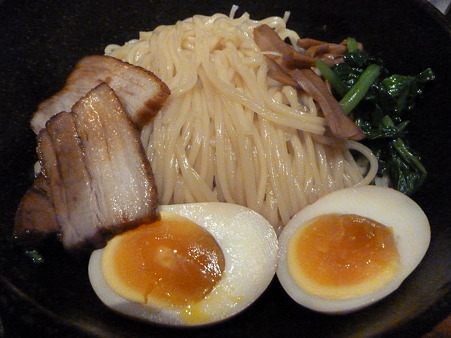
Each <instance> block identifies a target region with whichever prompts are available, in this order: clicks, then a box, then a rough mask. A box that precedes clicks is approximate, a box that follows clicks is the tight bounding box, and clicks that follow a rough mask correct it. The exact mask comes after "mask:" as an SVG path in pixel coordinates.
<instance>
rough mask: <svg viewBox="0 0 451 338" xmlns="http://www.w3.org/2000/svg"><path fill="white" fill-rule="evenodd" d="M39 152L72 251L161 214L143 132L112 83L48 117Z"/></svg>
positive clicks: (91, 246) (65, 241)
mask: <svg viewBox="0 0 451 338" xmlns="http://www.w3.org/2000/svg"><path fill="white" fill-rule="evenodd" d="M38 156H39V158H40V161H41V165H42V168H43V173H44V175H45V177H46V178H47V179H48V180H49V184H50V195H51V199H52V201H53V205H54V208H55V213H56V217H57V220H58V223H59V225H60V227H61V235H62V241H63V244H64V246H65V247H66V248H67V249H70V250H73V249H78V248H86V249H96V248H100V247H103V246H104V245H105V244H106V241H107V240H108V239H109V238H111V237H112V236H113V235H114V234H117V233H120V232H123V231H125V230H128V229H131V228H133V227H136V226H138V225H140V224H142V223H146V222H152V221H154V220H155V219H156V218H157V217H158V214H157V192H156V186H155V182H154V179H153V175H152V170H151V167H150V163H149V161H148V159H147V157H146V155H145V152H144V149H143V146H142V144H141V140H140V135H139V131H138V129H137V128H136V126H135V125H134V124H133V123H132V122H131V120H130V119H129V117H128V115H127V114H126V112H125V111H124V109H123V107H122V105H121V102H120V101H119V99H118V98H117V96H116V95H115V93H114V91H113V90H112V89H111V88H110V87H109V86H108V85H106V84H101V85H99V86H98V87H96V88H95V89H93V90H92V91H90V92H89V93H88V94H87V95H86V96H85V97H83V98H82V99H81V100H80V101H78V102H77V103H76V104H75V105H74V106H73V108H72V111H71V112H70V113H67V112H61V113H59V114H57V115H55V116H53V117H52V118H51V119H50V120H49V121H48V123H47V126H46V128H45V129H42V130H41V132H40V133H39V136H38Z"/></svg>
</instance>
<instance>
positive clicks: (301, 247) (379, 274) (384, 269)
mask: <svg viewBox="0 0 451 338" xmlns="http://www.w3.org/2000/svg"><path fill="white" fill-rule="evenodd" d="M287 259H288V267H289V270H290V273H291V275H292V276H293V278H294V279H295V281H296V283H297V284H298V285H299V286H302V287H303V288H304V289H305V290H306V291H307V292H309V293H311V294H315V295H318V296H322V297H325V298H332V299H346V298H351V297H356V296H359V295H361V294H364V293H368V292H370V291H374V290H376V289H379V288H381V287H383V286H384V285H386V284H387V283H389V282H390V281H391V280H392V279H393V277H394V276H395V274H396V272H397V270H398V265H399V253H398V250H397V247H396V243H395V240H394V238H393V233H392V231H391V229H390V228H389V227H387V226H385V225H383V224H380V223H378V222H376V221H374V220H371V219H369V218H365V217H362V216H358V215H353V214H343V215H342V214H329V215H322V216H319V217H316V218H314V219H313V220H311V221H310V222H309V223H308V224H307V225H306V226H305V227H302V228H300V229H299V230H298V231H297V232H296V233H295V235H294V236H293V238H292V239H291V240H290V243H289V247H288V258H287Z"/></svg>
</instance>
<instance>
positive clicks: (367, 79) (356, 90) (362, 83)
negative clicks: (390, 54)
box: [340, 64, 381, 114]
mask: <svg viewBox="0 0 451 338" xmlns="http://www.w3.org/2000/svg"><path fill="white" fill-rule="evenodd" d="M380 70H381V67H380V66H379V65H376V64H371V65H369V66H368V67H367V68H366V69H365V70H364V72H363V73H362V75H360V77H359V79H358V80H357V82H356V83H355V84H354V85H353V86H352V87H351V89H350V90H349V91H348V92H347V93H346V95H345V96H343V98H342V99H341V100H340V104H341V106H342V107H343V110H344V112H345V114H349V113H350V112H351V111H352V110H353V109H354V108H355V107H356V106H357V105H358V104H359V102H360V101H361V100H362V99H363V98H364V97H365V95H366V93H367V92H368V89H370V87H371V86H372V85H373V83H374V82H375V81H376V79H377V77H378V76H379V74H380Z"/></svg>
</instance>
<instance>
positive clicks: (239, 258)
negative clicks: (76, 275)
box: [88, 202, 278, 326]
mask: <svg viewBox="0 0 451 338" xmlns="http://www.w3.org/2000/svg"><path fill="white" fill-rule="evenodd" d="M160 210H161V211H166V212H171V213H174V214H178V215H181V216H184V217H186V218H188V219H190V220H192V221H194V222H195V223H197V224H198V225H200V226H201V227H203V228H204V229H206V230H207V231H208V232H210V234H211V235H212V236H213V238H214V239H215V240H216V241H217V243H218V244H219V246H220V247H221V249H222V251H223V254H224V259H225V268H224V272H223V276H222V278H221V280H220V281H219V282H218V283H217V284H216V286H215V287H214V288H213V290H212V291H211V293H209V294H208V295H207V296H206V297H205V298H204V299H203V300H201V301H200V302H198V303H196V304H192V305H191V306H185V307H177V306H171V307H167V308H158V307H155V306H151V305H149V304H142V303H137V302H133V301H130V300H128V299H126V298H123V297H121V296H119V295H118V294H117V293H116V292H115V291H114V290H113V289H112V288H111V287H110V286H109V285H108V283H107V281H106V280H105V278H104V276H103V273H102V267H101V261H102V254H103V249H99V250H96V251H94V252H93V253H92V255H91V258H90V261H89V267H88V272H89V279H90V282H91V285H92V287H93V289H94V291H95V293H96V294H97V296H98V297H99V298H100V300H101V301H102V302H103V303H104V304H105V305H106V306H108V307H109V308H111V309H113V310H114V311H117V312H119V313H122V314H124V315H126V316H130V317H134V318H138V319H142V320H146V321H151V322H155V323H160V324H167V325H174V326H196V325H205V324H210V323H214V322H217V321H222V320H224V319H226V318H229V317H231V316H233V315H236V314H237V313H239V312H241V311H242V310H244V309H245V308H247V307H248V306H249V305H250V304H252V303H253V302H254V301H255V300H256V299H257V298H258V297H259V296H260V295H261V294H262V293H263V292H264V291H265V289H266V288H267V287H268V285H269V283H270V282H271V280H272V278H273V277H274V275H275V271H276V265H277V254H278V242H277V236H276V233H275V231H274V229H273V227H272V226H271V225H270V224H269V222H268V221H267V220H266V219H265V218H263V217H262V216H261V215H259V214H258V213H256V212H254V211H252V210H250V209H248V208H245V207H242V206H238V205H234V204H228V203H219V202H218V203H216V202H210V203H192V204H179V205H166V206H160Z"/></svg>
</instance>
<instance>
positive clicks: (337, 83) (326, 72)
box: [316, 59, 349, 97]
mask: <svg viewBox="0 0 451 338" xmlns="http://www.w3.org/2000/svg"><path fill="white" fill-rule="evenodd" d="M316 67H318V69H319V71H320V72H321V74H322V75H323V76H324V78H325V79H326V80H327V81H329V83H330V85H331V86H332V88H333V89H335V91H336V92H337V94H338V95H340V97H343V96H345V95H346V93H347V91H348V89H349V88H348V87H347V86H346V85H345V84H344V83H343V82H342V81H341V80H340V78H339V77H338V76H337V74H335V72H334V71H333V70H332V69H330V68H329V67H328V66H327V65H326V64H325V63H324V62H323V61H321V60H319V59H318V60H316Z"/></svg>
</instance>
